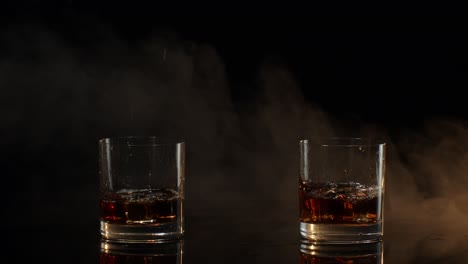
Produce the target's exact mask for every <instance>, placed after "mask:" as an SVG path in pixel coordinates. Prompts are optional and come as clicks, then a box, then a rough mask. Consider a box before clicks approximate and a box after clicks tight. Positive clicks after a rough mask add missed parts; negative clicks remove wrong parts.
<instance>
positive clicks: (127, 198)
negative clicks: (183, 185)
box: [100, 189, 180, 263]
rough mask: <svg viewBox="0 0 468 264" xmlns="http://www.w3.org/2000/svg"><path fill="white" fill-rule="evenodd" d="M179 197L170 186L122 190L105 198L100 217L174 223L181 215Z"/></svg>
mask: <svg viewBox="0 0 468 264" xmlns="http://www.w3.org/2000/svg"><path fill="white" fill-rule="evenodd" d="M179 199H180V197H179V194H178V193H177V192H176V191H174V190H170V189H146V190H122V191H119V192H117V193H112V194H109V195H107V196H106V197H104V198H103V199H101V201H100V217H101V220H102V221H105V222H107V223H110V224H127V225H142V224H143V225H148V224H150V225H151V224H163V223H171V222H175V221H176V219H177V214H178V210H177V206H178V203H179ZM150 263H152V262H150Z"/></svg>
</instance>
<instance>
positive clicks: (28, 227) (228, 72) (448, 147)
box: [0, 1, 468, 263]
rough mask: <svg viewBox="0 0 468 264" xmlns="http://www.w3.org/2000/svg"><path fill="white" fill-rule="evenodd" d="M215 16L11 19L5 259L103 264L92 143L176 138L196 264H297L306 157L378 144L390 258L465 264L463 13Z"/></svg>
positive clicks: (16, 14) (9, 13) (286, 10)
mask: <svg viewBox="0 0 468 264" xmlns="http://www.w3.org/2000/svg"><path fill="white" fill-rule="evenodd" d="M210 8H213V6H202V5H197V4H193V5H182V4H180V5H178V4H176V3H175V4H160V5H159V4H154V5H139V4H136V3H135V4H130V3H125V4H122V3H117V2H114V3H110V2H109V3H107V2H106V3H104V2H99V3H90V2H86V1H85V2H79V3H78V2H77V1H56V2H49V3H47V4H45V3H39V1H37V2H34V1H32V2H29V3H25V2H23V3H21V2H17V3H15V4H5V5H4V6H3V8H2V9H1V13H2V14H3V16H2V17H1V18H0V21H1V25H0V32H1V35H0V38H1V42H0V91H1V96H0V102H1V108H0V109H1V114H0V116H1V124H0V128H1V134H2V144H1V147H2V151H1V160H2V163H3V162H4V166H3V172H2V183H3V184H2V186H3V194H4V197H6V204H4V208H3V209H2V223H3V228H4V229H5V230H6V232H5V233H6V236H7V239H8V241H9V243H8V245H7V247H6V252H8V253H12V252H14V254H13V255H12V256H14V257H15V258H16V259H17V260H25V261H27V260H31V259H43V260H47V261H56V262H63V261H64V259H66V260H67V261H72V262H76V263H83V262H93V261H96V260H97V258H96V257H97V249H96V247H97V245H98V244H97V241H98V228H99V226H98V213H97V173H98V167H97V140H98V139H100V138H102V137H109V136H123V135H157V136H158V135H161V136H165V135H169V134H170V135H173V134H176V135H179V136H181V137H184V138H186V139H187V151H188V153H187V194H186V202H187V206H186V209H187V214H186V217H187V238H186V239H187V243H186V247H185V248H186V249H185V250H186V255H187V258H186V259H185V260H184V262H187V263H197V262H201V261H205V262H219V261H223V262H228V263H239V262H242V263H245V262H252V263H253V262H260V263H263V262H265V263H267V262H271V261H273V260H276V261H280V262H290V261H297V258H296V257H297V254H296V252H297V247H296V244H297V241H298V240H297V239H298V237H297V235H298V234H297V230H296V212H297V208H296V204H297V199H296V182H297V181H296V176H295V175H297V163H296V162H297V158H298V151H297V149H296V147H297V141H298V140H299V139H301V138H304V137H309V136H375V137H381V138H384V139H386V140H387V142H388V143H389V144H388V147H389V149H388V151H389V155H388V180H387V193H386V195H387V197H386V198H387V203H386V210H387V211H388V213H386V234H387V236H388V239H387V243H386V244H385V246H386V254H387V253H388V254H387V255H386V260H387V261H388V262H389V263H421V262H424V261H426V262H428V261H429V262H430V261H436V260H439V261H444V260H447V261H449V260H451V261H454V262H446V263H462V262H463V261H462V260H463V259H465V258H466V250H465V249H466V245H467V242H466V234H468V232H467V230H466V226H464V224H463V223H465V220H466V213H467V210H466V209H465V207H466V206H465V204H466V203H464V202H465V201H466V199H467V198H466V195H465V189H466V188H465V187H466V184H467V183H468V182H467V180H466V173H468V171H467V169H466V165H465V164H466V163H467V162H466V161H467V157H468V156H467V154H466V151H467V147H468V144H467V135H468V133H467V126H466V119H467V117H468V107H467V106H466V96H465V95H464V93H465V90H466V87H467V80H468V78H467V77H468V76H467V70H468V64H467V63H468V62H467V60H468V57H467V56H468V50H467V47H468V45H467V44H468V38H467V34H466V33H467V32H466V28H465V27H464V22H466V21H464V20H465V19H464V17H463V16H461V15H462V14H461V9H457V8H455V7H452V8H450V10H449V9H446V8H443V7H440V8H433V9H429V8H428V7H427V6H426V7H420V8H412V7H409V6H408V7H406V8H397V7H386V8H380V7H379V8H376V10H375V11H374V12H367V11H366V10H364V9H360V8H358V7H356V6H355V7H354V8H351V7H349V6H340V7H335V8H331V9H326V10H325V9H321V7H318V6H315V8H310V7H307V8H306V7H305V6H303V7H301V6H295V7H294V8H293V7H292V5H288V6H285V5H273V4H269V5H260V4H258V5H255V6H254V5H252V6H249V8H247V7H245V6H240V5H225V6H223V7H222V8H221V10H222V11H223V12H221V11H213V10H212V9H210ZM448 10H449V11H450V12H448ZM240 11H244V12H240ZM369 14H371V15H369ZM165 52H167V53H166V55H163V54H165ZM163 56H167V57H164V58H163ZM419 211H420V212H419ZM415 212H419V213H415ZM430 219H432V220H430ZM434 226H436V227H434ZM434 241H435V242H434ZM439 242H440V244H437V243H439ZM434 243H436V245H434ZM434 248H437V249H438V250H434Z"/></svg>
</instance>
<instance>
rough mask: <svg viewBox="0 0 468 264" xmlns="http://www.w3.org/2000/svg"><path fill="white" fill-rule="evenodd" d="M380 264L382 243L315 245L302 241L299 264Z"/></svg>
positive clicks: (381, 260) (381, 261)
mask: <svg viewBox="0 0 468 264" xmlns="http://www.w3.org/2000/svg"><path fill="white" fill-rule="evenodd" d="M318 263H320V264H382V263H383V242H376V243H366V244H317V243H314V242H312V241H310V240H302V241H301V245H300V250H299V264H318Z"/></svg>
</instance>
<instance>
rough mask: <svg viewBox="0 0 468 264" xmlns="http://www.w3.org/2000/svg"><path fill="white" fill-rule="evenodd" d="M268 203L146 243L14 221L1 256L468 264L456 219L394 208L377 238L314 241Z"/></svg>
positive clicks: (197, 219)
mask: <svg viewBox="0 0 468 264" xmlns="http://www.w3.org/2000/svg"><path fill="white" fill-rule="evenodd" d="M264 202H265V201H262V202H260V203H256V202H254V201H252V202H250V203H248V202H245V201H244V202H243V203H239V206H238V207H237V208H236V207H235V206H233V205H231V208H230V210H226V211H224V213H219V212H216V210H215V211H213V210H200V211H188V212H187V215H186V233H185V236H184V238H183V239H182V240H181V241H179V242H177V243H175V244H174V243H172V244H161V245H146V246H144V247H139V246H135V245H117V246H116V245H113V244H108V243H103V241H101V238H100V235H99V221H97V220H96V221H89V222H86V221H81V222H80V221H75V220H73V221H69V222H63V223H61V224H58V223H51V224H50V225H47V223H42V225H34V226H33V225H29V226H27V225H25V226H22V227H21V226H19V225H15V226H14V227H13V228H9V229H7V230H6V232H5V233H6V236H7V240H6V241H5V242H6V243H5V246H4V250H5V251H4V252H5V254H4V255H6V257H9V259H11V260H15V261H14V263H31V262H37V261H46V262H47V263H347V264H350V263H354V264H356V263H386V264H393V263H395V264H396V263H400V264H401V263H468V262H467V261H468V232H467V228H466V226H464V225H463V224H462V222H460V221H458V222H457V221H452V222H450V219H452V218H447V219H446V220H444V219H442V218H439V219H437V220H434V221H433V222H432V223H431V221H429V220H428V219H418V218H417V217H415V216H411V215H408V216H407V217H406V218H405V217H396V216H395V214H394V213H393V214H392V213H389V214H388V216H387V218H386V219H385V224H384V233H385V235H384V239H383V241H382V242H381V243H380V244H372V245H369V244H367V245H361V246H357V245H356V246H346V245H344V246H335V247H323V246H322V247H317V246H314V245H311V244H308V243H303V242H301V239H300V236H299V229H298V222H297V220H296V218H295V210H296V209H297V208H295V207H294V206H292V207H291V208H290V209H289V211H288V210H286V212H283V214H278V213H274V210H271V208H268V207H259V206H258V205H260V204H264ZM449 213H450V212H449ZM454 216H455V215H452V216H451V217H454ZM5 233H4V234H5Z"/></svg>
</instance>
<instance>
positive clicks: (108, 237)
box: [101, 221, 184, 243]
mask: <svg viewBox="0 0 468 264" xmlns="http://www.w3.org/2000/svg"><path fill="white" fill-rule="evenodd" d="M183 235H184V231H183V229H182V227H181V226H180V224H179V223H169V224H161V225H122V224H111V223H107V222H104V221H101V236H102V239H103V240H105V241H108V242H114V243H155V242H165V241H174V240H178V239H181V238H182V237H183Z"/></svg>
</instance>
